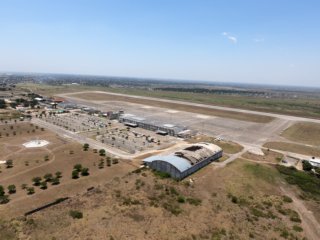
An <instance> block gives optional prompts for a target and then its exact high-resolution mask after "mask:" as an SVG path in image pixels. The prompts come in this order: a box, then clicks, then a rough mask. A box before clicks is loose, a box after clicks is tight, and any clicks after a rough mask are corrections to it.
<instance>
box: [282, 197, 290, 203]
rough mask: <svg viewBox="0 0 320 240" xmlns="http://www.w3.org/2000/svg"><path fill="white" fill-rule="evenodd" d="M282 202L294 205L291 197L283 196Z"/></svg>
mask: <svg viewBox="0 0 320 240" xmlns="http://www.w3.org/2000/svg"><path fill="white" fill-rule="evenodd" d="M282 200H283V201H284V202H286V203H292V198H291V197H288V196H283V197H282Z"/></svg>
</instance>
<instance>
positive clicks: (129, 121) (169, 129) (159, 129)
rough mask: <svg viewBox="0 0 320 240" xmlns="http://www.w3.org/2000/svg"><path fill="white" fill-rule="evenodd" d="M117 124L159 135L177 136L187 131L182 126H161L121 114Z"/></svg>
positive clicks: (157, 123) (158, 123)
mask: <svg viewBox="0 0 320 240" xmlns="http://www.w3.org/2000/svg"><path fill="white" fill-rule="evenodd" d="M119 122H122V123H123V124H125V125H127V126H129V127H141V128H144V129H147V130H150V131H154V132H156V133H158V134H161V135H171V136H178V135H179V133H181V132H183V131H186V130H187V129H186V128H185V127H182V126H176V125H172V124H163V123H160V122H155V121H154V122H152V121H148V120H147V119H145V118H142V117H137V116H135V115H132V114H121V115H120V116H119Z"/></svg>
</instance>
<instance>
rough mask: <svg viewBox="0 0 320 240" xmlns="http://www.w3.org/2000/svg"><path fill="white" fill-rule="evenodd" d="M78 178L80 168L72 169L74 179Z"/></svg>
mask: <svg viewBox="0 0 320 240" xmlns="http://www.w3.org/2000/svg"><path fill="white" fill-rule="evenodd" d="M77 178H79V172H78V170H76V169H75V170H73V171H72V179H77Z"/></svg>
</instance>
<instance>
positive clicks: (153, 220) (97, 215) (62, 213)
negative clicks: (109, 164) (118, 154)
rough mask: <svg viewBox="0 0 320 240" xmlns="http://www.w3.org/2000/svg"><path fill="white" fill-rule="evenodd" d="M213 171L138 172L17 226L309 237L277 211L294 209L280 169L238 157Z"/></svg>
mask: <svg viewBox="0 0 320 240" xmlns="http://www.w3.org/2000/svg"><path fill="white" fill-rule="evenodd" d="M206 169H207V170H208V171H209V172H210V174H207V173H208V171H200V172H198V173H196V175H197V176H195V177H194V179H195V182H194V183H193V184H190V183H188V180H187V179H186V180H185V181H183V182H175V181H172V180H170V179H160V178H158V177H156V176H154V174H153V173H152V172H150V171H142V172H140V173H131V174H129V175H126V176H124V177H122V178H115V179H114V180H112V181H111V182H109V183H106V184H104V185H100V186H99V187H97V188H96V189H95V190H93V191H90V192H84V193H83V194H81V195H78V196H77V197H74V198H72V199H71V200H69V201H67V202H63V203H61V204H60V205H57V206H54V207H51V208H48V209H46V210H43V211H41V212H38V213H35V214H34V215H32V216H30V217H28V218H26V219H24V220H23V219H22V220H15V221H13V222H12V223H11V225H10V226H11V228H12V229H13V230H14V232H15V233H16V234H19V235H20V236H25V237H29V238H31V239H34V238H37V239H52V238H55V239H75V238H77V239H91V238H92V236H94V238H95V239H150V240H156V239H189V240H192V239H249V238H250V237H252V238H254V239H272V238H273V239H279V238H280V235H281V234H283V232H288V233H290V234H292V235H293V236H296V237H298V238H299V239H300V238H303V237H304V236H305V233H304V232H301V233H297V232H294V231H293V230H292V227H293V225H295V224H296V223H293V222H291V221H290V216H283V215H282V214H281V213H279V212H278V210H277V209H278V208H280V207H281V208H283V209H292V207H293V206H292V204H291V203H286V202H284V201H283V197H282V195H281V192H280V190H279V187H278V185H277V184H276V183H277V181H278V172H277V171H276V170H275V169H274V168H270V167H265V166H262V165H256V164H251V163H248V162H246V161H244V160H238V161H236V162H234V163H232V164H230V165H229V166H228V168H225V169H221V171H214V172H212V169H211V170H210V168H209V167H208V168H206ZM212 182H214V183H215V184H212ZM198 199H200V200H201V201H199V200H198ZM70 210H77V211H80V212H82V213H83V219H72V218H71V217H70V216H69V211H70ZM216 219H219V221H216ZM298 225H300V224H299V223H298ZM17 226H19V227H17ZM8 229H10V228H8ZM266 236H267V237H266Z"/></svg>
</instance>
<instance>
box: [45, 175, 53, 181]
mask: <svg viewBox="0 0 320 240" xmlns="http://www.w3.org/2000/svg"><path fill="white" fill-rule="evenodd" d="M43 178H44V179H45V180H46V181H47V182H51V181H52V178H53V175H52V174H51V173H47V174H45V175H44V176H43Z"/></svg>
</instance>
